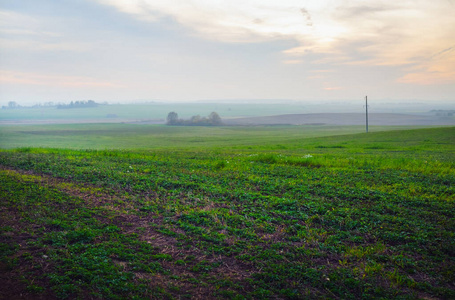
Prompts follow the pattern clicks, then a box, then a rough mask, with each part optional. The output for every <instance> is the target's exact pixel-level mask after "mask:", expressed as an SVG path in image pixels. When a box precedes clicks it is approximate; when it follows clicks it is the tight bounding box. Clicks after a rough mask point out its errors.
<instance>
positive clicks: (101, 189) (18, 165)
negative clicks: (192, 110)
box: [0, 127, 455, 299]
mask: <svg viewBox="0 0 455 300" xmlns="http://www.w3.org/2000/svg"><path fill="white" fill-rule="evenodd" d="M198 130H203V129H198ZM217 130H222V129H217ZM251 130H256V131H258V132H260V129H259V128H256V129H254V128H253V129H251ZM277 130H278V129H277ZM347 133H349V132H347ZM256 134H257V133H256ZM239 135H240V136H241V142H240V143H239V144H237V145H236V144H235V142H234V141H235V138H234V136H231V137H230V143H227V142H226V140H223V139H222V138H219V139H218V140H217V139H216V138H215V139H213V138H214V137H213V136H210V135H209V134H208V133H207V135H203V136H202V137H200V138H199V139H200V141H201V142H200V145H203V146H200V147H195V146H194V145H193V144H192V143H191V142H190V140H185V142H182V143H180V144H177V145H174V147H170V145H168V146H166V147H164V146H163V147H155V148H152V149H149V150H144V148H145V147H137V148H142V149H136V150H134V149H129V150H128V149H124V150H120V149H117V150H105V149H100V148H98V149H86V150H76V149H74V147H73V149H62V148H31V147H23V148H17V149H9V150H6V149H4V150H0V182H1V185H0V199H1V203H0V205H1V209H0V220H1V235H0V247H1V251H0V255H1V256H0V268H1V271H2V272H1V273H0V276H1V277H0V279H1V286H2V288H1V289H0V298H2V299H13V298H28V299H65V298H68V299H75V298H81V299H105V298H108V299H150V298H154V299H185V298H188V299H192V298H194V299H200V298H203V299H216V298H220V299H295V298H298V299H301V298H305V299H312V298H315V299H319V298H323V299H359V298H362V299H372V298H377V299H380V298H382V299H392V298H394V299H397V298H399V299H419V298H420V299H453V298H455V284H454V283H455V203H454V201H455V127H447V128H431V129H416V130H403V131H387V132H371V133H369V134H352V133H351V134H345V135H338V136H330V137H327V136H325V137H324V136H322V137H311V136H306V137H303V136H299V135H297V134H293V135H290V136H288V137H282V138H277V136H278V135H270V134H267V135H264V136H262V137H261V138H256V139H255V138H254V136H255V134H254V132H253V133H251V137H252V138H251V139H252V142H251V143H247V142H246V141H247V139H248V137H247V136H246V135H245V133H239ZM210 141H211V142H210ZM133 146H134V145H133ZM133 146H132V147H133Z"/></svg>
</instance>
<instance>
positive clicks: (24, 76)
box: [0, 70, 123, 88]
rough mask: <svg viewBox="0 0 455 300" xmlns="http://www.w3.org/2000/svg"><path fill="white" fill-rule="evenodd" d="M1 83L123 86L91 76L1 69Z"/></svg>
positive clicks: (60, 85)
mask: <svg viewBox="0 0 455 300" xmlns="http://www.w3.org/2000/svg"><path fill="white" fill-rule="evenodd" d="M0 83H1V84H2V85H4V84H20V85H46V86H55V87H109V88H114V87H117V88H118V87H123V86H122V85H119V84H115V83H112V82H109V81H103V80H98V79H96V78H91V77H80V76H64V75H63V76H62V75H43V74H42V73H30V72H17V71H7V70H2V71H0Z"/></svg>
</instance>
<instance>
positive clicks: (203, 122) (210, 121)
mask: <svg viewBox="0 0 455 300" xmlns="http://www.w3.org/2000/svg"><path fill="white" fill-rule="evenodd" d="M166 124H167V125H182V126H218V125H221V124H222V122H221V118H220V116H219V115H218V114H217V113H216V112H212V113H211V114H210V115H209V116H208V117H201V116H200V115H196V116H192V117H191V118H190V119H189V120H182V119H179V116H178V115H177V113H176V112H170V113H169V114H168V115H167V119H166Z"/></svg>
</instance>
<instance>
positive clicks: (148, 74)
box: [0, 0, 455, 105]
mask: <svg viewBox="0 0 455 300" xmlns="http://www.w3.org/2000/svg"><path fill="white" fill-rule="evenodd" d="M454 16H455V1H454V0H409V1H408V0H397V1H390V0H386V1H381V0H375V1H365V0H364V1H361V0H319V1H304V0H301V1H297V0H280V1H276V0H229V1H226V0H225V1H220V0H172V1H163V0H161V1H158V0H128V1H126V0H59V1H57V0H39V1H36V0H0V105H6V103H8V102H9V101H15V102H17V103H19V104H36V103H44V102H69V101H74V100H88V99H93V100H95V101H99V102H104V101H107V102H110V103H118V102H122V103H127V102H138V101H145V100H149V101H200V100H229V99H291V100H305V101H310V100H311V101H327V100H334V101H338V100H339V101H346V100H347V99H349V100H350V99H362V98H364V96H365V95H368V97H369V99H378V101H400V100H402V99H412V100H419V101H429V102H431V101H446V102H450V101H453V102H454V103H455V17H454Z"/></svg>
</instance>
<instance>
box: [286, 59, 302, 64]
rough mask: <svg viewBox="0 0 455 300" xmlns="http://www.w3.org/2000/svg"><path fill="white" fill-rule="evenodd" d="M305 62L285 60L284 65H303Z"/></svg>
mask: <svg viewBox="0 0 455 300" xmlns="http://www.w3.org/2000/svg"><path fill="white" fill-rule="evenodd" d="M303 62H304V61H303V60H302V59H287V60H283V63H284V64H285V65H298V64H302V63H303Z"/></svg>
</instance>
